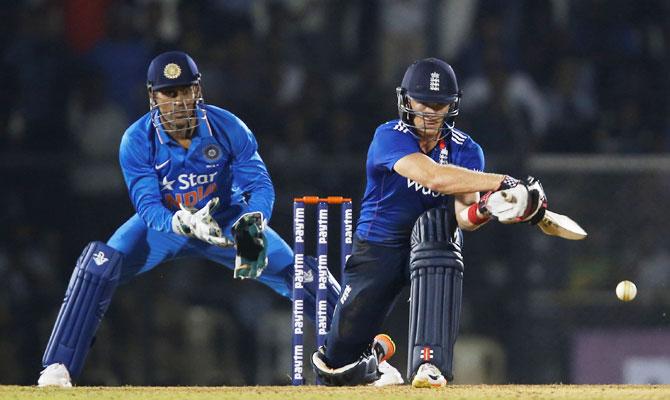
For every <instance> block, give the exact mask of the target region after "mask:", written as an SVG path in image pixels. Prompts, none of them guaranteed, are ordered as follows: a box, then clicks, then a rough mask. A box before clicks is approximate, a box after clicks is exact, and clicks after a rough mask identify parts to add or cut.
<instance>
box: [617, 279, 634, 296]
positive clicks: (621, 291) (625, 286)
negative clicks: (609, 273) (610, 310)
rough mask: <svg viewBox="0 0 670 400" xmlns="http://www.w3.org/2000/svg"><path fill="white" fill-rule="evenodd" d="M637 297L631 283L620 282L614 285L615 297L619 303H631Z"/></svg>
mask: <svg viewBox="0 0 670 400" xmlns="http://www.w3.org/2000/svg"><path fill="white" fill-rule="evenodd" d="M636 295H637V287H635V284H634V283H633V282H631V281H621V282H619V284H618V285H616V297H618V298H619V300H621V301H631V300H633V299H634V298H635V296H636Z"/></svg>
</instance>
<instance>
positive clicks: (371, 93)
mask: <svg viewBox="0 0 670 400" xmlns="http://www.w3.org/2000/svg"><path fill="white" fill-rule="evenodd" d="M6 3H7V4H5V3H3V6H2V7H0V20H2V21H3V23H2V24H0V87H1V88H2V90H0V104H2V107H0V140H1V141H2V143H3V146H2V148H1V149H0V171H2V172H1V173H0V175H1V176H2V182H3V184H4V188H5V190H4V191H3V194H2V198H3V199H4V201H3V202H2V207H0V219H1V220H2V224H1V225H2V228H1V230H0V232H2V241H1V242H0V282H2V286H3V290H1V291H0V332H2V336H1V337H0V376H2V377H3V378H1V379H0V382H2V383H32V382H34V380H35V379H36V372H37V371H38V370H39V367H40V365H39V358H40V356H41V352H42V351H43V349H44V346H45V344H46V339H47V338H48V334H49V330H50V329H51V326H52V323H53V319H54V317H55V312H56V310H57V308H58V303H59V302H60V300H61V299H62V295H63V292H64V288H65V286H66V284H67V279H68V276H69V274H70V272H71V270H72V268H73V266H74V260H75V258H76V255H77V254H79V252H80V250H81V248H83V246H84V245H85V244H86V243H87V242H88V241H90V240H93V239H99V240H106V238H108V237H109V236H110V235H111V233H112V232H113V230H114V229H115V228H116V227H117V226H118V225H120V223H121V222H122V221H124V220H125V219H126V218H127V217H128V216H130V215H131V214H132V212H133V211H132V208H131V205H130V202H129V200H128V198H127V193H126V189H125V185H124V183H123V181H122V179H121V176H120V171H119V167H118V162H117V155H118V145H119V141H120V138H121V135H122V134H123V131H124V130H125V128H126V127H127V126H128V125H129V124H130V123H132V122H133V121H134V120H136V119H137V118H139V117H140V116H141V115H143V114H144V113H146V112H147V111H148V98H147V94H146V88H145V82H146V68H147V66H148V63H149V61H150V60H151V58H153V57H154V56H155V55H157V54H158V53H160V52H162V51H166V50H173V49H179V50H184V51H186V52H188V53H189V54H191V55H192V56H193V58H194V59H195V60H196V62H197V64H198V66H199V68H200V71H201V73H202V76H203V79H202V84H203V93H204V97H205V100H206V102H208V103H211V104H214V105H218V106H221V107H223V108H226V109H228V110H230V111H232V112H233V113H235V114H237V115H238V116H240V117H241V118H242V119H243V120H244V121H245V122H246V123H247V124H248V125H249V127H250V128H251V129H252V131H253V132H254V134H255V135H256V137H257V139H258V142H259V143H260V152H261V155H262V156H263V158H264V159H265V160H266V162H267V163H268V165H269V168H270V173H271V175H272V178H273V181H274V182H275V185H276V190H277V192H278V193H277V195H278V197H277V199H278V201H277V205H276V211H275V217H274V218H273V225H274V226H275V228H276V229H277V230H278V231H279V232H280V233H281V234H283V236H284V237H285V238H286V239H287V241H289V239H290V202H289V199H290V198H291V197H292V196H294V195H297V194H308V193H302V192H303V191H310V192H311V193H314V192H318V193H319V194H344V195H349V196H352V197H354V198H360V195H361V191H362V189H363V187H364V173H363V167H362V164H361V163H360V161H361V160H362V159H363V158H364V157H365V153H366V151H367V145H368V143H369V141H370V138H371V136H372V134H373V132H374V129H375V127H376V126H377V125H378V124H380V123H382V122H384V121H387V120H390V119H393V118H396V116H397V110H396V96H395V87H396V86H398V84H399V82H400V79H401V77H402V73H403V72H404V70H405V68H406V67H407V65H408V64H409V63H411V62H412V61H413V60H415V59H419V58H423V57H426V56H437V57H440V58H443V59H445V60H446V61H447V62H449V63H451V64H452V65H453V67H454V69H455V71H456V74H457V76H458V80H459V84H460V86H461V89H462V90H463V100H462V102H461V115H460V116H459V117H458V119H457V127H458V128H459V129H461V130H464V131H465V132H467V133H469V134H471V135H472V136H473V137H474V138H475V140H476V141H477V142H479V143H480V144H481V145H482V147H483V148H484V151H485V154H487V155H491V156H493V158H495V157H502V158H505V157H507V156H510V157H513V158H514V159H523V158H527V157H528V156H529V155H531V154H537V153H591V154H612V155H618V154H630V153H636V154H638V153H641V154H650V153H665V152H667V151H668V150H669V149H670V118H668V115H670V113H668V111H670V110H669V107H670V101H669V100H670V87H669V85H670V74H668V72H667V71H668V70H669V69H670V4H669V3H668V2H666V1H663V0H639V1H629V0H607V1H603V0H583V1H582V0H579V1H578V0H507V1H505V2H500V1H493V0H479V1H478V0H469V1H460V0H459V1H448V0H414V1H410V0H369V1H356V0H338V1H329V0H256V1H246V0H207V1H186V0H181V1H180V0H134V1H129V0H126V1H113V0H32V1H27V0H26V1H18V2H6ZM500 165H504V163H503V164H500ZM296 171H298V172H299V173H298V172H296ZM315 182H316V183H315ZM632 184H633V183H631V185H632ZM584 185H586V183H585V184H584ZM661 191H662V190H661ZM652 222H653V221H652ZM497 233H498V234H499V233H500V232H499V231H498V232H497ZM491 235H493V234H491ZM510 245H511V246H513V245H514V243H509V241H508V240H503V241H500V242H498V246H497V248H498V250H499V251H504V247H505V246H510ZM477 246H479V247H475V249H481V248H482V247H484V244H483V243H479V244H478V245H477ZM603 246H604V248H607V247H605V245H603ZM610 246H611V245H610ZM644 246H648V242H647V243H646V244H645V243H642V242H641V244H640V247H641V248H642V247H644ZM656 250H657V249H656ZM521 251H522V250H521ZM473 253H475V251H473ZM503 254H504V253H503ZM646 254H648V255H649V256H648V257H647V262H649V263H652V264H654V263H655V264H654V265H663V263H664V261H663V260H665V259H667V258H668V257H670V256H668V254H667V253H664V252H662V251H660V250H658V251H655V250H654V249H652V250H651V251H650V252H648V253H646ZM654 257H656V258H654ZM659 257H660V258H659ZM663 257H665V258H663ZM472 258H473V259H474V260H476V261H481V262H484V261H483V260H482V256H477V255H474V256H473V257H472ZM594 258H597V257H595V256H594ZM511 259H513V260H515V259H516V260H518V257H517V256H514V255H512V256H511ZM659 260H660V261H659ZM497 265H498V264H495V263H493V264H491V268H490V269H489V270H487V272H486V274H484V275H485V276H487V277H492V278H490V279H492V280H493V281H495V282H500V281H501V279H502V278H495V274H496V271H498V270H497V269H496V268H497ZM657 270H658V273H659V274H662V273H663V272H662V271H663V268H662V267H659V268H657ZM161 271H163V272H159V271H154V272H152V276H149V277H142V278H140V279H138V283H133V284H131V285H129V286H128V287H124V288H122V289H121V290H120V291H119V292H118V294H117V296H116V298H115V299H114V302H113V306H112V308H111V309H110V312H109V315H108V317H107V318H106V321H107V322H106V323H105V326H106V327H105V328H104V329H103V330H102V331H101V335H104V338H103V339H101V340H99V341H98V342H99V343H102V344H98V345H96V346H106V348H111V349H113V350H111V351H112V354H111V355H103V354H107V353H104V352H103V351H102V350H100V351H97V352H94V353H93V356H92V357H93V358H94V359H95V360H94V361H90V362H89V364H88V367H89V368H90V369H91V370H92V371H93V372H89V373H85V375H87V379H88V382H98V383H106V384H113V383H133V382H137V383H142V382H144V383H155V384H163V383H173V384H177V383H179V384H181V383H188V379H186V378H184V376H186V375H187V374H188V373H190V372H191V371H192V370H191V369H190V366H191V364H189V363H187V362H185V361H184V354H180V353H178V352H177V350H176V349H178V348H180V347H181V348H183V347H184V346H187V347H188V346H192V348H193V349H197V348H198V346H202V343H210V344H211V343H212V342H215V343H218V342H219V341H220V340H221V341H222V339H220V338H233V339H231V340H234V341H235V343H236V344H237V346H229V344H227V343H219V344H221V345H222V347H225V346H226V345H228V347H232V350H231V349H228V350H225V351H228V352H231V351H232V352H233V353H226V354H222V355H220V357H222V358H215V359H212V364H216V360H219V359H237V357H250V358H252V359H254V360H256V359H261V358H260V357H261V356H265V355H266V354H262V355H259V354H257V353H258V352H260V350H259V349H260V348H262V347H260V346H259V344H258V340H257V335H258V334H259V333H258V332H262V331H263V330H262V329H259V327H258V320H257V319H255V318H250V316H251V315H254V314H253V312H254V310H258V309H262V310H264V311H266V312H265V314H263V315H267V318H268V319H267V323H268V324H272V323H275V322H271V315H272V312H273V310H275V309H276V308H277V307H279V308H282V307H283V308H282V310H284V311H285V310H287V309H288V302H286V304H285V305H282V306H277V303H281V301H278V300H277V299H276V298H274V297H272V296H273V295H272V294H271V293H268V292H267V291H263V290H262V289H260V288H258V287H256V286H255V285H253V284H250V283H248V282H244V283H240V282H232V280H231V279H222V278H221V277H222V275H226V277H227V278H229V277H228V276H227V275H229V274H228V271H227V270H222V269H217V268H213V267H212V266H210V265H208V266H206V267H203V266H202V265H201V264H197V263H194V264H193V265H191V264H189V263H182V264H180V265H179V266H176V265H175V266H174V268H172V269H170V268H169V267H168V268H167V269H165V270H161ZM508 274H511V275H513V272H511V273H510V272H508ZM649 274H650V273H649V272H647V275H649ZM474 275H475V274H473V278H474V279H475V281H476V282H477V284H478V285H481V286H479V287H477V288H474V287H473V289H472V290H473V293H477V290H481V291H482V293H481V296H480V297H478V298H477V300H474V301H473V302H472V303H473V305H472V307H473V309H472V311H473V313H477V312H479V315H480V316H485V315H489V313H488V312H487V311H486V310H488V309H489V307H490V303H489V304H486V303H485V304H478V302H481V300H482V299H493V298H495V296H496V295H500V296H503V297H504V293H503V292H504V291H503V290H502V289H501V288H500V287H497V288H496V286H495V284H490V282H489V284H490V285H488V286H487V281H486V279H488V278H479V281H477V278H475V276H474ZM552 276H553V275H552ZM657 276H658V275H654V276H653V277H651V278H650V277H647V278H646V279H647V280H648V281H649V282H653V281H655V279H656V277H657ZM159 277H160V281H159V282H158V283H156V282H155V280H156V279H158V278H159ZM509 279H511V278H509ZM547 279H548V280H551V279H550V278H547ZM503 280H504V279H503ZM666 281H667V279H666V280H664V281H663V282H666ZM524 282H526V283H529V284H531V285H532V284H533V281H532V279H530V280H529V281H526V280H524ZM555 282H561V284H570V277H569V276H568V275H563V276H562V278H560V279H558V280H556V281H555ZM580 282H581V281H580ZM573 283H574V282H573ZM510 284H511V285H513V283H510ZM577 286H579V285H577ZM491 287H493V289H494V290H493V291H488V292H486V291H485V290H484V289H481V288H491ZM466 291H467V286H466ZM487 296H488V297H487ZM467 297H468V295H467V292H466V302H467ZM248 299H253V301H248ZM185 304H190V305H195V306H193V307H190V308H189V307H187V306H185ZM284 306H285V307H284ZM466 307H467V304H466ZM513 313H514V311H510V314H513ZM499 315H500V314H499ZM503 316H504V313H503ZM491 317H492V318H493V320H495V318H496V316H493V315H491ZM501 318H502V317H501ZM517 318H520V317H517ZM479 319H480V320H481V321H484V322H480V324H479V325H477V323H475V322H472V324H473V325H470V326H471V327H472V329H473V330H478V331H483V332H486V333H489V334H492V335H493V334H494V331H496V329H498V328H500V326H497V325H495V322H491V321H492V320H489V325H488V326H487V325H486V322H485V320H486V318H484V317H480V318H479ZM147 321H151V323H147ZM185 321H190V322H189V323H186V322H185ZM197 321H201V323H202V324H209V325H208V326H210V328H209V330H207V329H203V330H202V332H213V333H212V334H213V335H214V336H213V337H204V336H203V337H198V336H197V335H195V334H194V333H193V332H191V330H189V329H188V327H189V326H192V325H193V324H195V323H197ZM202 321H205V322H202ZM217 321H218V322H217ZM467 321H468V317H465V325H466V329H467V327H468V322H467ZM504 323H509V322H504V321H500V324H504ZM231 326H235V329H234V331H230V330H229V331H226V329H232V328H230V327H231ZM129 327H130V328H129ZM226 327H228V328H226ZM138 331H139V333H138ZM165 332H178V333H179V332H181V333H180V334H175V335H174V336H172V337H169V338H168V339H166V341H167V343H168V344H165V343H163V344H160V343H155V342H154V339H152V337H155V336H160V335H161V334H164V333H165ZM194 335H195V336H194ZM203 335H205V333H203ZM205 336H206V335H205ZM138 337H145V338H146V339H143V340H138V339H137V338H138ZM501 340H502V341H503V342H504V343H505V344H508V340H509V341H513V338H510V337H508V338H502V339H501ZM171 341H172V342H171ZM105 343H106V344H105ZM110 343H111V344H110ZM126 345H127V346H129V347H128V348H129V351H127V352H125V353H124V354H115V353H113V352H114V351H117V352H118V351H119V350H120V349H121V348H123V346H126ZM133 346H135V347H133ZM157 346H158V347H157ZM160 346H167V347H166V348H162V347H160ZM148 348H151V349H152V351H151V352H148V351H147V350H146V349H148ZM189 348H191V347H189ZM161 349H162V350H161ZM135 350H136V351H135ZM201 350H203V351H202V352H200V353H198V352H196V351H195V350H193V352H194V353H195V354H200V355H202V354H206V353H207V351H206V350H204V348H203V349H201ZM220 351H224V350H223V349H220ZM193 352H192V353H193ZM235 352H236V353H235ZM170 354H171V356H170ZM161 357H165V358H161ZM170 357H172V358H170ZM273 357H279V355H277V354H274V353H273ZM197 362H200V363H203V362H205V361H203V359H202V358H199V359H197V360H196V359H194V363H197ZM180 363H181V365H182V367H183V368H182V369H181V370H180V369H179V368H178V367H174V368H172V369H170V368H168V367H163V368H164V369H165V370H160V368H157V366H161V365H162V366H165V365H172V366H174V365H179V364H180ZM261 364H262V361H259V362H258V363H253V362H252V363H251V364H248V366H247V367H242V366H238V367H239V368H240V371H237V372H234V373H231V374H230V375H229V376H228V377H227V378H226V379H227V380H224V381H221V380H217V379H220V377H218V378H217V376H212V377H211V378H207V379H210V380H208V381H205V378H203V377H202V376H201V375H199V376H198V377H193V382H196V383H197V382H205V383H212V384H217V383H219V384H220V383H222V382H223V383H230V384H239V383H254V382H258V376H257V375H255V374H256V373H257V370H258V368H260V365H261ZM96 365H97V366H98V367H96ZM561 365H562V367H558V369H559V371H558V372H556V376H558V378H559V379H560V378H561V377H565V376H566V371H565V369H562V370H561V368H565V364H561ZM101 366H106V369H105V368H103V367H101ZM115 367H116V368H115ZM256 367H258V368H256ZM96 368H97V369H96ZM254 368H256V369H254ZM96 371H97V372H96ZM110 371H116V372H114V373H112V372H110ZM118 371H123V372H118ZM512 378H514V379H516V380H518V381H526V382H528V381H532V380H533V379H535V380H542V379H544V378H543V377H537V376H534V377H530V378H529V377H528V375H524V374H522V373H518V374H517V375H516V376H512ZM133 379H135V381H133ZM180 379H181V380H180ZM198 379H200V380H198ZM264 379H267V380H268V381H269V382H281V379H279V378H277V377H267V378H264ZM548 379H552V377H551V376H550V377H549V378H548Z"/></svg>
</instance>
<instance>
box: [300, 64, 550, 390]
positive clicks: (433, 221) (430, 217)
mask: <svg viewBox="0 0 670 400" xmlns="http://www.w3.org/2000/svg"><path fill="white" fill-rule="evenodd" d="M396 92H397V100H398V112H399V117H400V118H399V119H396V120H392V121H389V122H386V123H384V124H382V125H380V126H379V127H378V128H377V130H376V132H375V134H374V137H373V139H372V143H371V144H370V147H369V149H368V155H367V162H366V177H367V186H366V190H365V195H364V197H363V201H362V205H361V213H360V218H359V220H358V224H357V226H356V233H355V235H354V243H353V252H352V255H351V257H350V258H349V260H348V262H347V264H346V267H345V271H344V276H343V279H342V285H343V289H342V295H341V298H340V300H339V303H338V306H337V308H336V309H335V314H334V316H333V321H332V325H331V329H330V332H329V334H328V337H327V340H326V346H324V347H321V348H320V349H318V351H317V352H315V353H314V354H313V355H312V365H313V366H314V370H315V372H316V374H317V375H318V376H319V378H320V379H321V380H322V381H323V382H325V383H326V384H329V385H336V386H348V385H359V384H366V383H369V382H374V381H375V380H377V379H378V377H379V363H380V361H381V360H383V357H380V354H379V348H380V347H379V346H378V338H375V333H376V332H378V330H379V329H380V327H381V325H382V323H383V320H384V317H385V316H386V315H387V314H388V312H389V309H390V307H391V305H392V304H393V302H394V299H395V298H396V296H397V295H398V294H399V293H400V291H401V290H402V288H403V287H404V286H405V285H410V287H411V298H410V323H409V325H410V326H409V340H408V343H409V349H408V368H407V379H408V381H411V383H412V386H414V387H419V388H421V387H442V386H445V385H446V384H447V382H448V381H451V380H452V379H453V371H452V361H453V349H454V343H455V341H456V337H457V334H458V327H459V320H460V312H461V298H462V282H463V270H464V262H463V257H462V254H461V247H462V230H467V231H472V230H475V229H477V228H479V227H480V226H482V225H483V224H485V223H486V222H488V221H490V220H492V219H496V220H498V221H499V222H501V223H504V224H514V223H520V222H530V223H537V221H539V219H541V218H542V215H543V213H544V210H545V209H546V205H547V203H546V196H545V194H544V191H543V189H542V186H541V185H540V183H539V181H537V180H535V179H533V178H530V177H529V178H527V179H526V180H524V181H520V180H518V179H515V178H512V177H510V176H507V175H500V174H493V173H484V172H481V171H483V170H484V154H483V152H482V149H481V147H480V146H479V145H478V144H477V143H476V142H475V141H474V140H473V139H472V138H471V137H470V136H469V135H468V134H466V133H464V132H462V131H460V130H458V129H456V128H455V126H454V121H455V118H456V116H457V115H458V112H459V103H460V99H461V92H460V91H459V89H458V84H457V82H456V75H455V74H454V71H453V69H452V68H451V66H450V65H449V64H447V63H446V62H444V61H442V60H439V59H436V58H427V59H423V60H419V61H416V62H414V63H413V64H412V65H410V66H409V68H408V69H407V71H406V72H405V75H404V77H403V80H402V83H401V85H400V87H398V88H397V89H396ZM480 192H486V194H485V195H484V196H483V197H481V198H480V194H479V193H480ZM373 339H374V340H373Z"/></svg>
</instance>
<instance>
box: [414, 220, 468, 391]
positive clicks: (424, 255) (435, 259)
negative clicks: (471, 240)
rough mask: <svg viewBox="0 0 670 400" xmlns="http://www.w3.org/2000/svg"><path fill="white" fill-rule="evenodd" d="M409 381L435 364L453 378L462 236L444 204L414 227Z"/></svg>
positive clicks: (459, 308) (458, 308) (460, 296)
mask: <svg viewBox="0 0 670 400" xmlns="http://www.w3.org/2000/svg"><path fill="white" fill-rule="evenodd" d="M411 247H412V249H411V253H410V281H411V297H410V318H409V338H408V339H409V346H408V351H409V354H408V363H407V379H408V380H409V381H411V380H412V378H413V375H414V374H415V373H416V371H417V369H418V368H419V365H421V364H423V363H431V364H433V365H435V366H436V367H438V368H439V369H440V371H441V372H442V374H443V375H444V376H445V377H446V378H447V380H448V381H452V380H453V373H452V363H453V358H454V343H455V342H456V337H457V336H458V327H459V322H460V314H461V299H462V288H463V257H462V255H461V236H460V231H459V230H458V229H457V225H456V221H455V219H454V218H453V216H450V215H449V213H448V212H447V210H446V209H445V208H434V209H431V210H428V211H426V212H425V213H423V214H422V215H421V216H420V217H419V219H418V220H417V222H416V223H415V225H414V228H413V230H412V240H411Z"/></svg>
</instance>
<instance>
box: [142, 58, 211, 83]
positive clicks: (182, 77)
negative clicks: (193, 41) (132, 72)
mask: <svg viewBox="0 0 670 400" xmlns="http://www.w3.org/2000/svg"><path fill="white" fill-rule="evenodd" d="M199 82H200V72H199V71H198V66H197V65H195V61H193V59H192V58H191V56H189V55H188V54H186V53H184V52H183V51H168V52H165V53H162V54H159V55H158V56H156V57H155V58H154V59H153V60H152V61H151V63H150V64H149V69H148V70H147V87H148V88H149V89H150V90H160V89H164V88H169V87H174V86H188V85H194V84H197V83H199Z"/></svg>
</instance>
